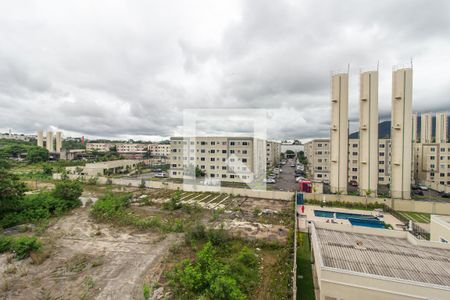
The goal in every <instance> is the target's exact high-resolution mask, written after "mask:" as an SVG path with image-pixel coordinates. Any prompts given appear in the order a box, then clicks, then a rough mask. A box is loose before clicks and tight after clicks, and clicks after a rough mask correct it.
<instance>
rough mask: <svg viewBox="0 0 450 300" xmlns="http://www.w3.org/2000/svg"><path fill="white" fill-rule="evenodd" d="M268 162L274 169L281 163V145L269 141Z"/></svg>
mask: <svg viewBox="0 0 450 300" xmlns="http://www.w3.org/2000/svg"><path fill="white" fill-rule="evenodd" d="M266 151H267V155H266V161H267V166H268V167H274V166H276V165H277V164H278V163H279V162H280V158H281V143H280V142H275V141H267V143H266Z"/></svg>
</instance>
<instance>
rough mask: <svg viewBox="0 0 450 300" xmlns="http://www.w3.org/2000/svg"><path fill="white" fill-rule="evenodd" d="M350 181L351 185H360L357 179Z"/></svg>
mask: <svg viewBox="0 0 450 300" xmlns="http://www.w3.org/2000/svg"><path fill="white" fill-rule="evenodd" d="M349 183H350V185H351V186H358V182H357V181H356V180H350V182H349Z"/></svg>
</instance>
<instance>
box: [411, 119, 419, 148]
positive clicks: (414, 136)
mask: <svg viewBox="0 0 450 300" xmlns="http://www.w3.org/2000/svg"><path fill="white" fill-rule="evenodd" d="M418 120H419V116H418V115H417V113H413V115H412V142H413V143H418V142H419V141H418V140H417V132H418V130H419V129H418V128H417V124H418Z"/></svg>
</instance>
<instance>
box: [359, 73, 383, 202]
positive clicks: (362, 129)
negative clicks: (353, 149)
mask: <svg viewBox="0 0 450 300" xmlns="http://www.w3.org/2000/svg"><path fill="white" fill-rule="evenodd" d="M359 100H360V101H359V107H360V109H359V167H358V169H359V189H360V192H361V195H376V194H377V188H378V71H369V72H364V73H361V74H360V96H359Z"/></svg>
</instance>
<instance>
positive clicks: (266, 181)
mask: <svg viewBox="0 0 450 300" xmlns="http://www.w3.org/2000/svg"><path fill="white" fill-rule="evenodd" d="M263 182H264V183H275V182H276V181H275V179H273V178H267V179H264V180H263Z"/></svg>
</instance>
